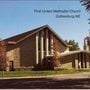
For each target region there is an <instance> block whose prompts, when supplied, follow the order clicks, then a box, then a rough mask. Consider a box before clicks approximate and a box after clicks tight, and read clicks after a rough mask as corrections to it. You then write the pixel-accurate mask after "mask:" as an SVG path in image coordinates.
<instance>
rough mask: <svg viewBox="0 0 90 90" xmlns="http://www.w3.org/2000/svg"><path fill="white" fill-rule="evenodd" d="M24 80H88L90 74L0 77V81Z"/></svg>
mask: <svg viewBox="0 0 90 90" xmlns="http://www.w3.org/2000/svg"><path fill="white" fill-rule="evenodd" d="M24 78H55V79H80V78H81V79H82V78H90V72H82V73H75V74H60V75H47V76H25V77H0V80H2V79H24Z"/></svg>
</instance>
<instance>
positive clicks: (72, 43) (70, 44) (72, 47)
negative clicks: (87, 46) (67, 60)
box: [65, 40, 80, 51]
mask: <svg viewBox="0 0 90 90" xmlns="http://www.w3.org/2000/svg"><path fill="white" fill-rule="evenodd" d="M65 42H66V43H67V44H68V47H69V50H70V51H74V50H79V49H80V48H79V45H78V42H75V40H69V41H67V40H65Z"/></svg>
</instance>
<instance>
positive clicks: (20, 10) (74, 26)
mask: <svg viewBox="0 0 90 90" xmlns="http://www.w3.org/2000/svg"><path fill="white" fill-rule="evenodd" d="M36 9H37V10H71V9H72V10H80V11H81V12H79V13H66V15H67V14H68V15H72V14H73V15H76V14H79V15H80V18H74V19H73V18H56V14H58V15H64V13H36V12H34V10H36ZM89 16H90V15H89V13H88V12H87V11H85V7H83V6H81V3H80V2H79V1H71V0H70V1H67V0H65V1H63V0H62V1H0V38H2V39H4V38H8V37H10V36H13V35H16V34H19V33H22V32H26V31H28V30H31V29H34V28H37V27H39V26H42V25H46V24H48V25H50V26H51V27H52V28H53V29H54V30H55V31H56V32H57V33H58V34H59V35H60V37H62V38H63V39H67V40H70V39H73V40H76V41H77V42H78V43H79V45H80V47H82V45H83V39H84V37H86V36H87V35H88V30H89V29H90V27H89V25H88V18H89Z"/></svg>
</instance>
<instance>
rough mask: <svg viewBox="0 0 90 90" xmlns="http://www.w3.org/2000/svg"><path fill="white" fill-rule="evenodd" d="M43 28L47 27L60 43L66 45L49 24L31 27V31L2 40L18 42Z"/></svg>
mask: <svg viewBox="0 0 90 90" xmlns="http://www.w3.org/2000/svg"><path fill="white" fill-rule="evenodd" d="M45 28H48V29H49V30H50V31H51V32H52V33H54V35H55V36H56V37H57V38H58V39H59V40H60V41H61V43H62V44H63V45H64V46H66V47H67V44H66V43H65V42H64V41H63V40H62V38H61V37H59V36H58V35H57V34H56V32H55V31H54V30H53V29H52V28H51V27H50V26H49V25H44V26H41V27H39V28H36V29H33V30H31V31H27V32H24V33H21V34H18V35H16V36H13V37H10V38H7V39H5V40H4V41H6V42H13V43H15V44H16V43H19V42H21V41H23V40H25V39H26V38H28V37H30V36H32V35H33V34H35V33H37V32H39V31H41V30H44V29H45Z"/></svg>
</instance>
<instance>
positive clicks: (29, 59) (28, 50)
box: [4, 25, 67, 70]
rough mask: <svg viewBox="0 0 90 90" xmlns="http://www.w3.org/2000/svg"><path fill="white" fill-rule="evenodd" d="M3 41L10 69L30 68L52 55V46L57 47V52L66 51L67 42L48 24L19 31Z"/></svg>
mask: <svg viewBox="0 0 90 90" xmlns="http://www.w3.org/2000/svg"><path fill="white" fill-rule="evenodd" d="M4 41H5V42H6V43H7V46H6V53H7V57H8V63H9V69H10V70H13V69H18V68H31V67H33V66H34V65H36V64H39V63H42V60H43V59H44V57H46V56H53V54H54V47H57V53H58V54H61V53H62V52H66V51H67V44H66V43H65V42H64V41H63V39H62V38H61V37H59V36H58V35H57V33H56V32H55V31H54V30H53V29H52V28H51V27H50V26H49V25H44V26H41V27H39V28H36V29H33V30H30V31H28V32H24V33H21V34H19V35H16V36H13V37H10V38H7V39H5V40H4Z"/></svg>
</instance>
